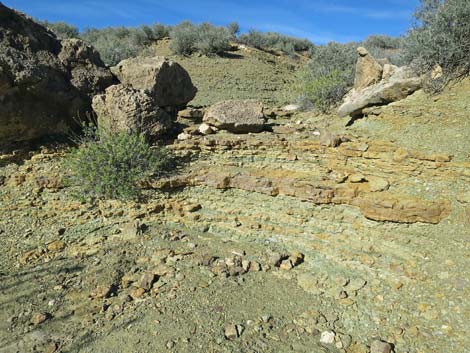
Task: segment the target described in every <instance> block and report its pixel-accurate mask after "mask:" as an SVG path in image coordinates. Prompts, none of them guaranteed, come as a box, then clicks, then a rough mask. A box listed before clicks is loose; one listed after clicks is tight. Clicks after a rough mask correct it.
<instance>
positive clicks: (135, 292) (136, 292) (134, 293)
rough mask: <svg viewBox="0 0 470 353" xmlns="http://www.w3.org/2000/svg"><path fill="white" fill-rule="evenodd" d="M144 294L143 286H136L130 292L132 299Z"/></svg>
mask: <svg viewBox="0 0 470 353" xmlns="http://www.w3.org/2000/svg"><path fill="white" fill-rule="evenodd" d="M144 294H145V289H143V288H136V289H134V290H132V291H131V292H130V296H131V298H132V299H134V300H135V299H139V298H141V297H142V296H143V295H144Z"/></svg>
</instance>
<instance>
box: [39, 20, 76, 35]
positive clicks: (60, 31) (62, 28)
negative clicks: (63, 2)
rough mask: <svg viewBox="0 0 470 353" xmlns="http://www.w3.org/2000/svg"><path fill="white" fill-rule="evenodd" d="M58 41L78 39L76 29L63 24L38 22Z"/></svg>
mask: <svg viewBox="0 0 470 353" xmlns="http://www.w3.org/2000/svg"><path fill="white" fill-rule="evenodd" d="M38 22H39V23H40V24H41V25H43V26H44V27H46V28H47V29H49V30H50V31H52V32H53V33H54V34H55V35H56V37H57V38H59V39H68V38H78V36H79V32H78V28H77V27H75V26H73V25H69V24H68V23H65V22H48V21H38Z"/></svg>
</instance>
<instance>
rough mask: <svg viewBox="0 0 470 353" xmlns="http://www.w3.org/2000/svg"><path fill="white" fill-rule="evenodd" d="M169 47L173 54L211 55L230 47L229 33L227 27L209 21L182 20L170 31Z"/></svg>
mask: <svg viewBox="0 0 470 353" xmlns="http://www.w3.org/2000/svg"><path fill="white" fill-rule="evenodd" d="M170 37H171V39H172V41H171V44H170V48H171V50H172V51H173V52H174V53H175V54H179V55H191V54H192V53H194V52H200V53H201V54H204V55H207V56H211V55H216V54H221V53H222V52H224V51H225V50H228V49H230V39H231V35H230V32H229V31H228V29H227V28H225V27H216V26H213V25H211V24H209V23H203V24H200V25H194V24H192V23H191V22H189V21H184V22H182V23H180V24H179V25H177V26H174V27H173V28H172V30H171V31H170Z"/></svg>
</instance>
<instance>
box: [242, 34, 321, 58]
mask: <svg viewBox="0 0 470 353" xmlns="http://www.w3.org/2000/svg"><path fill="white" fill-rule="evenodd" d="M239 40H240V42H241V43H243V44H246V45H250V46H252V47H255V48H258V49H261V50H273V49H274V50H280V51H283V52H285V53H288V54H291V53H295V52H301V51H308V50H311V49H312V48H313V47H314V45H313V43H312V42H310V41H309V40H307V39H300V38H294V37H289V36H285V35H282V34H280V33H275V32H259V31H255V30H250V31H249V32H248V33H247V34H243V35H241V36H240V37H239Z"/></svg>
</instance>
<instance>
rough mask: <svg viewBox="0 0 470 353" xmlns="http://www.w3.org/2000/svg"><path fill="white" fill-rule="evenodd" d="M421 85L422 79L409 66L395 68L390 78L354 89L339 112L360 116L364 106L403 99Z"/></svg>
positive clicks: (342, 114) (384, 103) (344, 114)
mask: <svg viewBox="0 0 470 353" xmlns="http://www.w3.org/2000/svg"><path fill="white" fill-rule="evenodd" d="M421 87H422V79H421V78H420V77H416V76H415V75H414V74H413V72H412V71H411V69H409V68H408V67H401V68H398V69H395V72H393V74H392V75H391V77H390V78H389V79H388V80H382V81H380V82H379V83H377V84H375V85H372V86H369V87H366V88H364V89H361V90H353V91H352V92H351V93H350V94H348V96H347V97H346V99H345V102H344V103H343V104H342V105H341V107H340V108H339V109H338V114H339V115H340V116H347V115H350V116H352V117H355V116H360V115H362V110H363V109H364V108H367V107H372V106H378V105H386V104H389V103H392V102H395V101H399V100H402V99H404V98H406V97H407V96H409V95H410V94H412V93H414V92H415V91H417V90H419V89H420V88H421Z"/></svg>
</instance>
